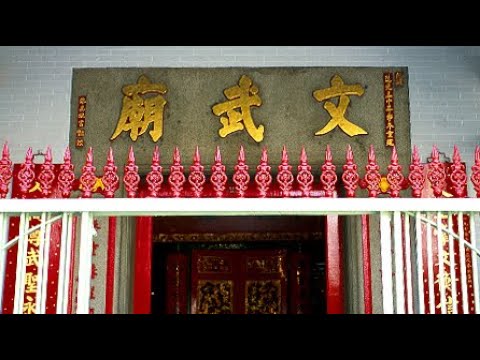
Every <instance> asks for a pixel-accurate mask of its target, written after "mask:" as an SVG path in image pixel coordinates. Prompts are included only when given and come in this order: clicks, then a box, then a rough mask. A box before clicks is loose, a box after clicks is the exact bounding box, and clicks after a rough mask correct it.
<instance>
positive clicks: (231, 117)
mask: <svg viewBox="0 0 480 360" xmlns="http://www.w3.org/2000/svg"><path fill="white" fill-rule="evenodd" d="M223 93H224V94H225V97H226V98H227V99H228V100H230V101H225V102H223V103H220V104H216V105H214V106H213V107H212V111H213V113H214V114H215V115H216V116H220V115H223V114H225V113H226V116H221V117H220V122H221V123H222V125H223V127H222V128H221V129H220V130H219V131H218V134H219V135H220V136H221V137H222V138H224V137H226V136H227V135H229V134H231V133H234V132H236V131H241V130H243V129H246V130H247V132H248V135H250V136H251V137H252V139H253V140H255V141H256V142H257V143H258V142H260V141H262V140H263V132H264V130H265V128H264V126H263V125H259V126H258V127H256V126H255V123H254V122H253V118H252V113H251V110H250V107H251V106H260V105H262V99H260V96H258V87H257V86H255V85H253V81H252V79H250V78H249V77H248V76H246V75H242V77H241V78H240V80H239V82H238V85H235V86H232V87H230V88H228V89H225V91H224V92H223ZM236 109H239V110H236ZM242 121H243V123H242Z"/></svg>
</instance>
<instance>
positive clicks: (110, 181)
mask: <svg viewBox="0 0 480 360" xmlns="http://www.w3.org/2000/svg"><path fill="white" fill-rule="evenodd" d="M102 183H103V186H104V190H103V194H104V196H105V197H106V198H113V197H114V196H115V191H117V189H118V185H119V177H118V175H117V166H116V165H115V161H114V159H113V150H112V148H111V147H110V149H109V151H108V155H107V163H106V164H105V166H104V167H103V177H102Z"/></svg>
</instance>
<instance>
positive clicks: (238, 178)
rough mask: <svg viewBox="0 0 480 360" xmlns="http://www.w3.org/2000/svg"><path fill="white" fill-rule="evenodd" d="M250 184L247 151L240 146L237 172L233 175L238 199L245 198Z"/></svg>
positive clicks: (236, 166)
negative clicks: (246, 161)
mask: <svg viewBox="0 0 480 360" xmlns="http://www.w3.org/2000/svg"><path fill="white" fill-rule="evenodd" d="M249 182H250V175H249V174H248V165H247V164H245V150H244V149H243V146H240V151H239V152H238V160H237V165H235V172H234V173H233V183H234V184H235V192H236V194H237V197H240V198H242V197H245V193H246V191H247V188H248V183H249Z"/></svg>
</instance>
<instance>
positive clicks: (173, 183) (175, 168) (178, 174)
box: [168, 147, 186, 197]
mask: <svg viewBox="0 0 480 360" xmlns="http://www.w3.org/2000/svg"><path fill="white" fill-rule="evenodd" d="M185 181H186V179H185V175H184V174H183V166H182V164H181V158H180V150H178V147H175V150H174V152H173V164H172V166H170V176H169V177H168V183H169V184H170V191H171V193H172V196H173V197H180V195H181V194H182V192H183V185H184V184H185Z"/></svg>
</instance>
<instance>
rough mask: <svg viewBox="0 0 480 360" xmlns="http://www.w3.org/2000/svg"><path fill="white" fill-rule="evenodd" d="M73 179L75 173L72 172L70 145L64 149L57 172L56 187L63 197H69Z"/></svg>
mask: <svg viewBox="0 0 480 360" xmlns="http://www.w3.org/2000/svg"><path fill="white" fill-rule="evenodd" d="M74 181H75V173H74V172H73V164H72V157H71V154H70V147H67V150H65V155H64V157H63V164H61V165H60V171H59V172H58V188H59V190H60V194H61V195H62V197H63V198H69V197H70V194H71V193H72V189H73V182H74Z"/></svg>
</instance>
